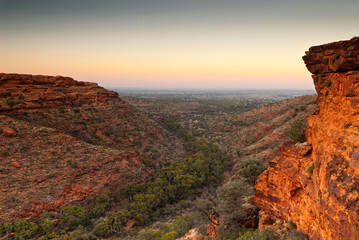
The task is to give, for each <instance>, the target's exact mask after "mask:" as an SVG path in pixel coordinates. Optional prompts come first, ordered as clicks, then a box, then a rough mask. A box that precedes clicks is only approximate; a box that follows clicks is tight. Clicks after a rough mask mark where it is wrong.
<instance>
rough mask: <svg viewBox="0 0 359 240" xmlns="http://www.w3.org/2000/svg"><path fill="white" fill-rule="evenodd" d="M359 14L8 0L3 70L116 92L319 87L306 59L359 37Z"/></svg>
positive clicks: (189, 3) (2, 22)
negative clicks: (315, 49) (317, 49)
mask: <svg viewBox="0 0 359 240" xmlns="http://www.w3.org/2000/svg"><path fill="white" fill-rule="evenodd" d="M358 10H359V1H358V0H342V1H337V0H335V1H333V0H300V1H298V0H251V1H249V0H248V1H243V0H117V1H115V0H102V1H99V0H81V1H77V0H61V1H60V0H22V1H21V0H0V49H1V58H0V72H6V73H11V72H16V73H32V74H46V75H64V76H71V77H73V78H75V79H78V80H84V81H94V82H98V83H99V84H100V85H102V86H105V87H111V88H159V89H166V88H171V89H174V88H181V89H313V84H312V80H311V76H310V73H309V72H308V71H307V70H306V68H305V66H304V63H303V61H302V59H301V57H302V56H303V55H304V52H305V51H306V50H308V48H309V47H310V46H312V45H318V44H323V43H326V42H332V41H338V40H344V39H350V38H352V37H353V36H354V35H356V34H358V23H359V14H358ZM355 31H357V32H355Z"/></svg>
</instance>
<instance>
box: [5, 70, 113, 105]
mask: <svg viewBox="0 0 359 240" xmlns="http://www.w3.org/2000/svg"><path fill="white" fill-rule="evenodd" d="M117 97H118V94H117V93H116V92H113V91H108V90H106V89H104V88H102V87H99V86H98V85H97V84H96V83H86V82H80V81H76V80H74V79H72V78H69V77H62V76H56V77H53V76H42V75H28V74H26V75H25V74H5V73H0V112H1V111H9V110H16V109H39V108H45V107H55V106H62V105H66V104H71V103H74V102H84V103H85V102H104V101H107V100H109V99H110V98H117Z"/></svg>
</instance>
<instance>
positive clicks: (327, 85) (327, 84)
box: [323, 81, 332, 87]
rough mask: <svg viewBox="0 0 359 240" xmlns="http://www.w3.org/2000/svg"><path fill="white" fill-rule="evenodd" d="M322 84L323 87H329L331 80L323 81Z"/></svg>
mask: <svg viewBox="0 0 359 240" xmlns="http://www.w3.org/2000/svg"><path fill="white" fill-rule="evenodd" d="M323 85H324V86H325V87H330V86H331V85H332V82H331V81H325V82H324V83H323Z"/></svg>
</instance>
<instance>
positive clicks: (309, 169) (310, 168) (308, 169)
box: [307, 164, 315, 174]
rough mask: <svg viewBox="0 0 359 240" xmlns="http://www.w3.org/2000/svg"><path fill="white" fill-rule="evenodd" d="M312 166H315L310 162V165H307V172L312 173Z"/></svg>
mask: <svg viewBox="0 0 359 240" xmlns="http://www.w3.org/2000/svg"><path fill="white" fill-rule="evenodd" d="M314 168H315V166H314V164H312V165H311V166H309V167H308V168H307V173H310V174H313V171H314Z"/></svg>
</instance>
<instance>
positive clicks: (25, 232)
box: [14, 219, 39, 239]
mask: <svg viewBox="0 0 359 240" xmlns="http://www.w3.org/2000/svg"><path fill="white" fill-rule="evenodd" d="M38 229H39V227H38V226H37V225H36V224H35V223H32V222H28V221H26V220H25V219H17V220H15V222H14V231H15V234H16V238H17V239H30V238H32V237H34V236H35V235H36V233H37V232H38Z"/></svg>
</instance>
